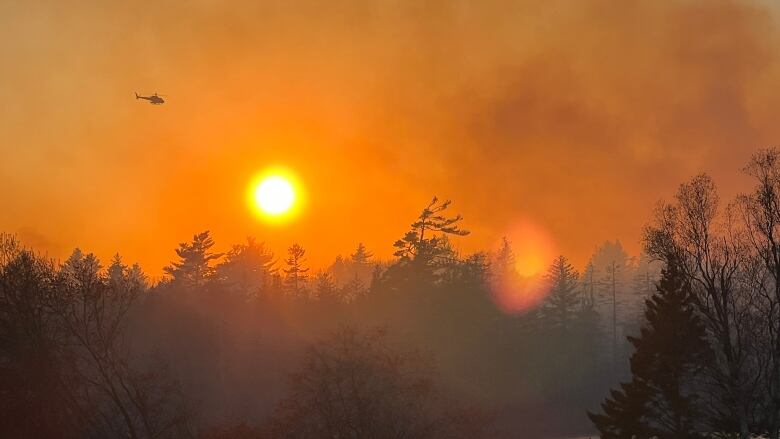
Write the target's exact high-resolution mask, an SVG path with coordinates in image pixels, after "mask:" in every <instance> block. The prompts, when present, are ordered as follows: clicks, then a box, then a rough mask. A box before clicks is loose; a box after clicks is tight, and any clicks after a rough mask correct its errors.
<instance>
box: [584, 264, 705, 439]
mask: <svg viewBox="0 0 780 439" xmlns="http://www.w3.org/2000/svg"><path fill="white" fill-rule="evenodd" d="M657 290H658V291H657V292H656V293H655V294H653V296H651V297H650V298H649V299H648V300H647V301H646V303H645V319H646V322H645V325H644V326H643V328H642V330H641V333H640V336H639V337H636V338H634V337H629V341H630V342H631V344H632V345H633V346H634V349H635V351H634V354H633V355H632V356H631V373H632V379H631V381H630V382H629V383H624V384H621V389H620V390H613V391H612V395H611V398H608V399H607V400H606V401H605V402H604V403H603V404H602V410H603V414H593V413H589V414H588V416H589V417H590V418H591V420H592V421H593V423H594V424H595V426H596V428H597V429H598V430H599V431H600V432H601V434H602V437H603V438H631V437H640V438H642V437H653V436H657V437H663V438H675V439H687V438H694V437H698V436H699V434H698V433H697V432H698V431H699V429H700V428H701V413H700V405H699V403H698V401H697V398H696V393H697V392H696V390H697V389H696V377H697V375H698V374H699V373H701V372H702V371H703V370H704V368H705V367H706V365H707V364H708V362H709V361H710V360H711V358H712V353H711V350H710V348H709V346H708V344H707V340H706V337H705V328H704V324H703V322H702V321H701V320H700V318H699V317H698V316H697V314H696V311H695V307H694V303H693V296H692V293H691V289H690V285H689V284H688V283H687V281H686V280H685V277H684V275H683V274H682V273H681V271H680V270H679V268H678V266H677V264H670V265H669V266H667V267H666V268H665V269H664V270H663V274H662V278H661V280H660V282H659V284H658V287H657Z"/></svg>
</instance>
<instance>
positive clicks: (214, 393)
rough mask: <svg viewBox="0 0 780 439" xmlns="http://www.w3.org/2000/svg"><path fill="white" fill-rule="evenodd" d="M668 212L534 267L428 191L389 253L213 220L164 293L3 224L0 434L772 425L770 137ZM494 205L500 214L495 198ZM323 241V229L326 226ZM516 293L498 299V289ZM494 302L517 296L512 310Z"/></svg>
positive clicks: (509, 432)
mask: <svg viewBox="0 0 780 439" xmlns="http://www.w3.org/2000/svg"><path fill="white" fill-rule="evenodd" d="M744 172H745V173H747V174H748V175H749V176H750V177H751V178H752V179H753V181H754V186H753V188H752V190H751V191H749V192H747V193H745V194H741V195H739V196H737V197H736V198H735V199H734V200H731V201H729V202H728V203H722V202H720V200H719V197H718V192H717V190H716V187H715V184H714V182H713V181H712V179H711V178H710V177H708V176H707V175H705V174H702V175H698V176H695V177H693V178H692V179H691V180H689V181H687V182H685V183H683V184H681V185H680V187H679V190H678V192H677V194H676V196H675V197H674V199H673V200H672V201H670V202H668V203H660V204H659V205H658V206H657V208H656V213H655V215H654V217H653V218H649V219H648V226H647V227H646V230H645V249H646V254H642V255H638V256H635V257H631V256H629V255H628V254H627V253H626V252H625V251H624V250H623V249H622V247H621V245H620V243H619V242H617V241H615V242H606V243H604V244H603V245H601V246H600V247H598V249H597V251H596V252H595V253H594V254H593V256H592V257H591V259H590V262H589V263H588V264H587V266H586V267H582V269H581V270H578V269H577V268H575V267H574V266H573V265H572V264H571V263H569V262H568V260H567V259H566V257H565V256H559V257H557V258H556V259H554V260H552V261H548V267H549V268H548V269H547V271H546V273H545V274H544V275H543V276H540V277H539V279H538V280H537V282H531V281H529V279H524V278H523V277H522V276H520V275H519V274H518V272H517V268H518V267H517V264H516V261H515V260H514V254H513V250H512V243H511V242H509V241H507V240H504V241H503V244H502V245H501V247H500V248H499V249H497V250H496V251H492V252H477V253H473V254H459V253H458V252H457V251H455V250H454V247H453V245H452V241H453V240H454V239H456V237H461V236H462V237H464V238H463V239H468V238H466V235H468V231H467V228H466V224H467V222H466V220H465V219H463V218H461V216H459V215H457V214H454V213H452V212H454V210H455V206H454V205H451V203H450V201H443V200H438V199H437V198H433V200H432V201H431V203H430V204H429V205H427V206H423V208H422V211H421V213H420V215H419V217H418V218H416V219H413V222H412V223H411V226H410V228H409V230H408V231H407V232H406V233H405V234H403V236H401V237H400V238H399V239H398V240H397V241H396V242H395V243H393V244H392V245H393V248H394V249H395V253H394V258H393V259H392V260H389V261H383V262H381V261H376V260H375V259H374V257H373V255H372V253H371V251H370V249H367V248H366V247H365V246H364V245H362V244H358V245H357V246H356V248H355V250H354V252H353V253H351V254H350V255H349V256H347V257H339V258H337V259H336V260H335V261H334V262H333V263H332V264H331V265H330V266H329V267H327V269H323V270H320V271H316V272H315V271H313V270H312V269H311V268H310V267H309V266H308V265H307V261H306V249H305V248H304V247H303V246H301V245H299V244H292V245H291V246H290V247H289V249H288V251H287V253H286V254H284V255H280V256H277V255H273V254H272V253H271V252H270V251H268V250H267V249H266V248H265V246H264V245H263V243H262V241H261V240H256V239H253V238H250V239H247V241H246V242H244V243H240V244H235V245H233V246H232V247H230V248H229V249H228V250H227V251H224V252H218V251H217V249H218V247H217V245H216V244H215V240H214V237H212V236H211V234H210V233H209V232H208V231H204V232H201V233H197V234H195V235H194V236H193V238H192V240H191V241H188V242H183V243H181V244H180V245H179V246H178V248H176V249H174V250H175V253H173V257H172V262H171V263H170V265H168V266H166V267H165V268H164V271H165V273H166V276H165V277H164V278H163V279H162V280H161V281H159V282H156V283H154V284H151V283H150V282H149V281H148V279H147V276H146V275H145V274H144V272H143V270H142V269H141V267H140V266H138V265H137V264H135V265H128V264H126V263H125V262H124V261H123V260H122V258H121V256H120V255H116V256H115V257H114V258H113V259H112V260H111V261H108V262H107V263H102V262H101V261H99V260H98V259H97V258H96V257H95V256H94V255H92V254H89V253H84V252H82V251H81V250H78V249H77V250H74V251H73V253H72V254H71V256H70V257H69V258H67V259H66V260H65V261H63V262H56V261H53V260H50V259H49V258H47V257H45V256H44V255H41V254H38V253H36V252H34V251H32V250H29V249H27V248H25V247H24V245H23V243H20V242H18V241H17V240H16V238H15V237H14V236H12V235H7V234H4V235H2V237H1V239H0V432H2V433H3V437H14V438H49V437H52V438H54V437H57V438H82V437H86V438H93V437H94V438H113V437H116V438H127V437H130V438H194V437H198V438H213V439H217V438H464V439H465V438H494V437H531V438H535V437H539V438H545V437H572V436H587V435H593V436H594V437H595V436H597V435H600V437H603V438H632V437H634V438H652V437H661V438H693V437H705V436H706V437H716V436H717V437H740V438H748V437H751V435H766V436H767V437H771V438H777V437H778V432H779V430H780V283H779V282H778V278H780V236H779V235H778V233H780V152H778V150H775V149H767V150H761V151H759V152H757V153H756V154H755V155H754V156H753V158H752V159H751V161H750V162H749V163H748V164H747V165H746V167H745V168H744ZM486 214H489V212H486ZM324 232H325V231H324ZM507 295H508V296H509V297H510V299H516V300H514V301H513V300H509V301H506V300H502V296H504V297H503V299H506V297H505V296H507ZM502 303H504V304H506V303H514V304H516V305H517V304H519V305H517V306H516V307H515V308H513V309H508V308H506V306H502V305H501V304H502Z"/></svg>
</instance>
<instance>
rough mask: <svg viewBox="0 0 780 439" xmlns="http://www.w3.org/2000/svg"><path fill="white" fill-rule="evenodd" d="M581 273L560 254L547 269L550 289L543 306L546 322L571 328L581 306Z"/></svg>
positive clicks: (558, 326)
mask: <svg viewBox="0 0 780 439" xmlns="http://www.w3.org/2000/svg"><path fill="white" fill-rule="evenodd" d="M578 280H579V274H578V273H577V270H575V269H574V267H573V266H572V265H571V264H570V263H569V261H568V260H567V259H566V257H564V256H559V257H558V258H557V259H556V260H555V262H553V263H552V265H550V268H549V269H548V271H547V281H548V282H549V288H550V291H549V293H548V295H547V297H546V298H545V303H544V305H543V307H542V317H543V321H544V323H545V324H547V325H550V326H553V327H557V328H563V329H569V328H570V327H571V325H572V320H573V319H574V316H575V314H576V313H577V312H578V310H579V307H580V304H581V303H580V295H579V290H578Z"/></svg>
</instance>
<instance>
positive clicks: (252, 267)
mask: <svg viewBox="0 0 780 439" xmlns="http://www.w3.org/2000/svg"><path fill="white" fill-rule="evenodd" d="M274 264H275V262H274V255H273V254H272V253H271V252H269V251H268V250H266V248H265V245H264V244H263V243H262V242H261V243H258V242H257V241H255V239H254V238H247V241H246V244H238V245H234V246H233V248H232V249H231V250H230V251H229V252H228V253H227V254H226V255H225V260H224V261H222V262H221V263H220V264H218V265H217V266H216V270H215V274H216V277H217V279H218V280H219V281H220V282H222V283H223V284H225V285H227V286H228V287H229V288H231V289H233V290H234V291H237V292H239V293H242V294H244V295H251V294H257V293H258V292H260V291H261V290H268V289H270V286H271V283H272V276H273V274H274V273H275V271H276V268H275V267H274Z"/></svg>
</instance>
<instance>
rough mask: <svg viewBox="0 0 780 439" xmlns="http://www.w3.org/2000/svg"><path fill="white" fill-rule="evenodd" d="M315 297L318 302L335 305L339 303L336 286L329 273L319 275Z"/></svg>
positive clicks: (324, 272)
mask: <svg viewBox="0 0 780 439" xmlns="http://www.w3.org/2000/svg"><path fill="white" fill-rule="evenodd" d="M315 295H316V297H317V300H319V301H320V302H323V303H334V302H337V301H338V299H339V297H338V290H337V289H336V284H335V283H334V282H333V278H332V277H331V275H330V273H328V272H327V271H322V272H320V273H318V274H317V285H316V290H315Z"/></svg>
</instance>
